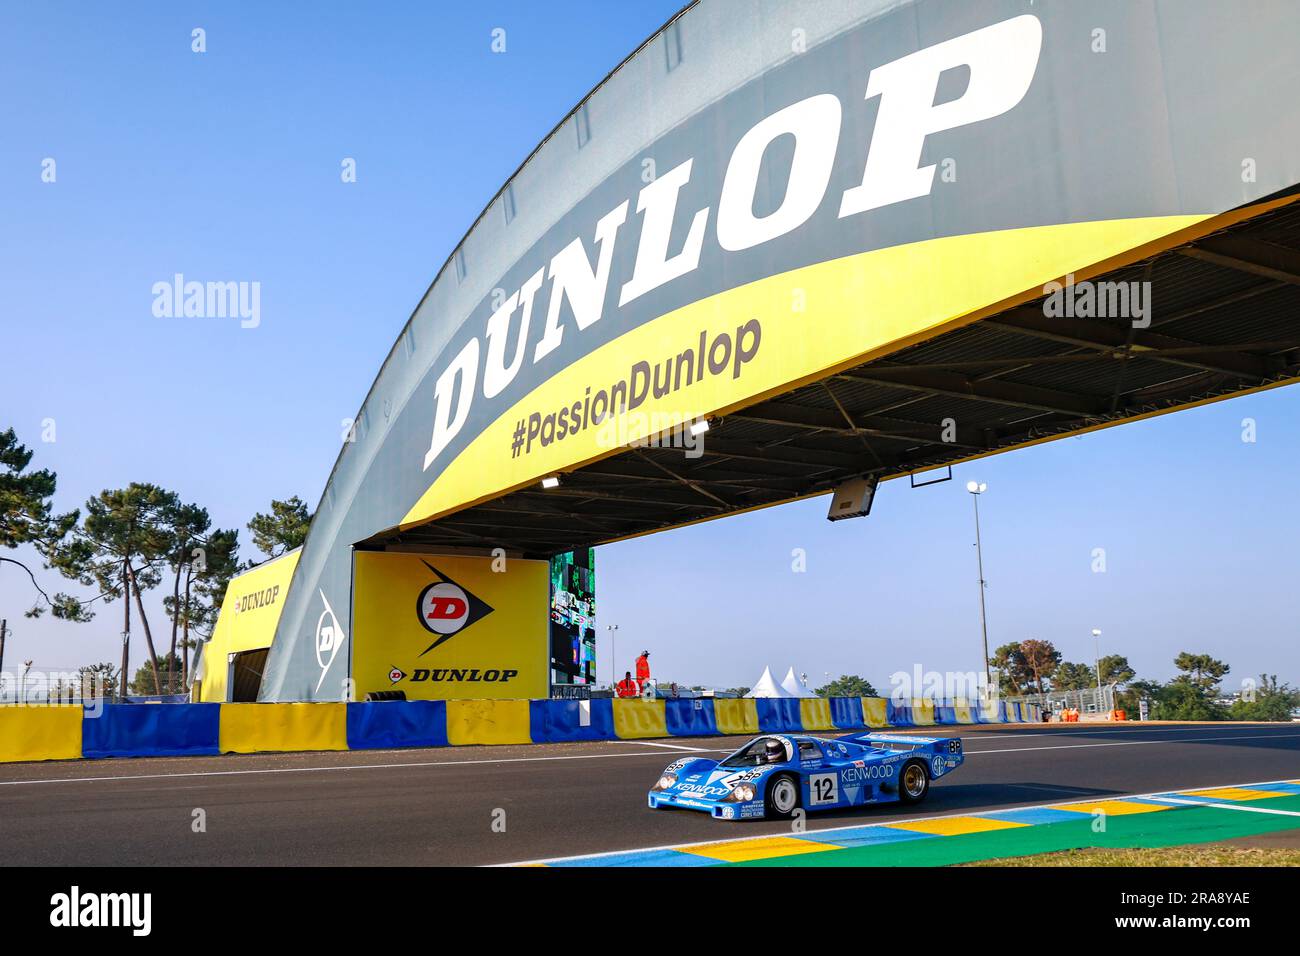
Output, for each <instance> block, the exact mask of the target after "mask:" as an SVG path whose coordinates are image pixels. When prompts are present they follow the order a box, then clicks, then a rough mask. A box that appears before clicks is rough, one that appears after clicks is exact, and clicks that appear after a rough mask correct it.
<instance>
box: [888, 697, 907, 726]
mask: <svg viewBox="0 0 1300 956" xmlns="http://www.w3.org/2000/svg"><path fill="white" fill-rule="evenodd" d="M885 720H887V721H888V722H889V726H891V727H911V726H912V707H911V705H910V704H898V703H895V702H894V699H893V698H892V697H890V698H887V699H886V703H885Z"/></svg>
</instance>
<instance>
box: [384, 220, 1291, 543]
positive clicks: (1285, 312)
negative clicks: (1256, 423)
mask: <svg viewBox="0 0 1300 956" xmlns="http://www.w3.org/2000/svg"><path fill="white" fill-rule="evenodd" d="M1096 281H1097V282H1123V283H1130V282H1148V281H1149V282H1150V283H1151V286H1150V289H1151V294H1150V297H1149V303H1150V306H1151V309H1150V312H1149V313H1148V314H1147V318H1148V319H1149V325H1148V326H1146V327H1135V326H1134V325H1133V323H1132V321H1131V320H1129V319H1123V318H1121V319H1103V318H1069V317H1064V316H1049V315H1047V314H1045V311H1044V301H1043V299H1039V300H1037V301H1033V302H1028V303H1025V304H1023V305H1021V306H1018V307H1016V308H1012V309H1009V310H1007V311H1005V312H1002V313H999V314H997V315H993V316H991V317H988V318H985V319H983V320H981V321H979V322H977V323H975V324H973V325H969V326H966V327H965V328H962V329H960V330H957V331H953V332H949V333H947V334H943V335H940V336H938V337H936V338H933V339H931V340H929V341H927V342H924V343H921V344H919V345H914V346H911V347H909V348H905V349H903V350H901V351H898V352H895V353H893V354H891V355H889V356H887V357H886V358H883V359H879V360H875V361H871V362H868V363H866V364H864V365H861V366H858V367H856V368H853V369H849V370H846V371H843V372H840V373H839V374H835V375H832V376H830V377H828V378H826V379H824V380H822V381H819V382H816V383H813V384H809V385H805V386H802V387H799V388H796V389H794V390H792V391H790V392H788V393H786V394H784V395H781V396H779V397H777V398H774V399H771V400H768V401H763V402H759V403H758V404H755V405H751V406H749V407H747V408H744V409H742V410H740V411H737V412H732V413H730V414H728V415H727V416H726V417H725V419H715V420H714V421H713V422H712V427H711V429H710V430H709V431H708V433H707V435H706V436H705V437H704V440H703V441H702V443H701V450H702V452H703V453H702V455H700V456H699V457H696V458H690V457H686V456H685V455H684V454H683V450H682V449H681V448H658V449H656V448H638V449H628V450H626V451H623V452H620V453H619V454H617V455H613V456H611V457H608V458H605V459H602V460H601V461H598V462H595V463H593V464H590V465H587V466H585V467H583V468H581V469H578V470H576V471H574V472H573V473H571V474H568V475H566V476H564V479H563V482H562V484H561V485H560V486H559V487H557V488H552V489H549V490H543V489H542V488H540V487H538V486H531V487H529V488H527V489H523V490H519V491H515V492H513V493H511V494H508V495H505V496H503V497H501V498H498V499H495V500H492V501H489V502H485V503H482V504H479V505H477V506H475V507H472V508H468V509H466V510H463V511H460V512H458V513H456V514H453V515H450V516H446V517H443V518H441V519H439V520H437V521H435V522H433V523H430V524H426V525H423V526H420V527H416V528H411V529H408V530H406V531H404V532H401V533H400V534H394V535H387V536H384V537H383V538H382V539H377V540H374V541H371V542H367V543H366V544H367V545H368V546H393V545H399V546H410V547H418V548H429V549H433V550H438V549H448V548H452V549H467V548H468V549H484V548H498V547H502V548H506V549H507V550H510V551H517V552H521V553H523V554H526V555H547V554H553V553H556V552H560V551H567V550H570V549H572V548H576V547H589V546H591V545H595V544H599V543H603V542H608V541H612V540H616V539H619V538H625V537H628V536H632V535H637V534H644V533H647V532H651V531H656V530H661V529H665V528H671V527H674V526H679V525H683V524H688V523H691V522H695V521H700V520H707V519H710V518H716V517H720V516H723V515H726V514H731V513H736V512H740V511H744V510H749V509H753V508H760V507H766V506H769V505H774V504H778V503H780V502H784V501H790V500H792V499H795V498H799V497H805V496H808V495H813V494H819V493H823V492H826V491H829V490H831V489H833V488H834V487H835V486H836V485H838V484H840V483H841V482H843V481H844V480H845V479H847V478H850V477H853V476H857V475H863V474H870V473H875V474H877V475H879V476H880V477H882V478H885V477H893V476H899V475H906V474H909V473H916V472H922V471H926V470H929V469H933V468H935V467H942V466H944V465H947V464H951V463H953V462H957V461H962V460H967V459H971V458H978V457H981V456H985V455H989V454H993V453H996V452H999V451H1004V450H1007V449H1010V448H1014V447H1017V446H1021V445H1025V444H1027V443H1033V442H1039V441H1044V440H1049V439H1052V438H1058V437H1062V436H1065V435H1069V434H1071V433H1075V432H1079V431H1082V430H1086V429H1091V428H1096V427H1099V426H1104V425H1107V424H1113V423H1116V422H1120V421H1124V420H1129V419H1134V418H1138V417H1143V416H1147V415H1151V414H1158V413H1160V412H1164V411H1170V410H1173V409H1176V408H1179V407H1183V406H1188V405H1191V404H1195V403H1199V402H1204V401H1211V400H1215V399H1220V398H1226V397H1230V396H1232V395H1234V394H1240V393H1243V392H1247V391H1251V390H1255V389H1259V388H1262V387H1268V386H1270V385H1274V384H1278V383H1283V382H1286V381H1288V380H1291V379H1296V378H1300V208H1297V206H1296V205H1290V206H1283V207H1281V208H1278V209H1275V210H1273V211H1272V212H1269V213H1266V214H1263V215H1261V216H1258V217H1256V218H1253V219H1249V220H1246V221H1245V222H1242V223H1239V224H1237V225H1235V226H1232V227H1230V228H1228V229H1224V230H1222V231H1220V232H1217V233H1214V234H1212V235H1209V236H1207V237H1205V238H1202V239H1199V240H1197V241H1195V242H1193V243H1191V244H1188V245H1185V246H1180V247H1176V248H1172V249H1169V250H1166V251H1164V252H1161V253H1160V254H1158V255H1156V256H1154V257H1152V258H1150V259H1147V260H1145V261H1143V262H1138V263H1135V264H1133V265H1130V266H1127V267H1125V268H1122V269H1118V270H1115V271H1113V272H1111V273H1108V274H1106V275H1104V276H1100V277H1098V278H1097V279H1096ZM1139 324H1141V323H1139ZM949 422H952V423H955V434H954V433H953V429H952V428H948V429H947V430H946V433H945V425H946V424H947V423H949ZM945 439H950V440H945Z"/></svg>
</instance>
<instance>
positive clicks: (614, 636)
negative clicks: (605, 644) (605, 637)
mask: <svg viewBox="0 0 1300 956" xmlns="http://www.w3.org/2000/svg"><path fill="white" fill-rule="evenodd" d="M605 630H607V631H609V686H610V687H614V686H616V685H617V684H618V654H617V653H616V652H615V647H616V645H617V643H618V625H617V624H606V625H605Z"/></svg>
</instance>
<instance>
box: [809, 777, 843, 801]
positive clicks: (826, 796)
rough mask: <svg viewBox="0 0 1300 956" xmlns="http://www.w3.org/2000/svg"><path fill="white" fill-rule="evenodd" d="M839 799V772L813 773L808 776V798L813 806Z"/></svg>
mask: <svg viewBox="0 0 1300 956" xmlns="http://www.w3.org/2000/svg"><path fill="white" fill-rule="evenodd" d="M838 799H839V774H835V773H814V774H810V775H809V777H808V800H809V803H811V804H812V805H813V806H814V807H820V806H823V805H824V804H827V803H835V802H836V801H837V800H838Z"/></svg>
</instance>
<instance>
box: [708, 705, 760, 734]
mask: <svg viewBox="0 0 1300 956" xmlns="http://www.w3.org/2000/svg"><path fill="white" fill-rule="evenodd" d="M713 716H714V719H715V720H716V721H717V723H718V733H720V734H735V735H737V736H739V735H741V734H757V733H758V704H757V703H756V702H755V701H754V700H752V699H747V698H744V697H738V698H728V697H715V698H714V699H713Z"/></svg>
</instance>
